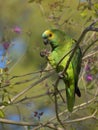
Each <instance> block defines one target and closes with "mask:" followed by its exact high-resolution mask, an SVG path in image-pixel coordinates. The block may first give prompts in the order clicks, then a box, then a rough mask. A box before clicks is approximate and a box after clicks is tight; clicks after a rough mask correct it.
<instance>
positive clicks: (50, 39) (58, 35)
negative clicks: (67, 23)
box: [42, 29, 65, 49]
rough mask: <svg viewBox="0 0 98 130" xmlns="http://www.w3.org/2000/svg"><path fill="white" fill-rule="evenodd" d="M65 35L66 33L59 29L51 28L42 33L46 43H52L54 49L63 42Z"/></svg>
mask: <svg viewBox="0 0 98 130" xmlns="http://www.w3.org/2000/svg"><path fill="white" fill-rule="evenodd" d="M64 35H65V33H64V32H62V31H60V30H58V29H50V30H46V31H45V32H44V33H43V34H42V38H43V41H44V44H45V45H47V44H50V45H51V47H52V49H54V48H56V47H58V46H59V45H60V44H61V43H62V41H63V39H64Z"/></svg>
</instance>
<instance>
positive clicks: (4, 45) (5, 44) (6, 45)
mask: <svg viewBox="0 0 98 130" xmlns="http://www.w3.org/2000/svg"><path fill="white" fill-rule="evenodd" d="M9 46H10V43H9V42H5V43H3V47H4V49H5V50H7V49H8V48H9Z"/></svg>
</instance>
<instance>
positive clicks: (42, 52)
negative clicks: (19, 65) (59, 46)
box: [40, 49, 50, 57]
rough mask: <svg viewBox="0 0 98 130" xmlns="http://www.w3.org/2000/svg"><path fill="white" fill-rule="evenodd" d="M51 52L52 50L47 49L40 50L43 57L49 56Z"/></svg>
mask: <svg viewBox="0 0 98 130" xmlns="http://www.w3.org/2000/svg"><path fill="white" fill-rule="evenodd" d="M49 54H50V52H49V51H48V50H46V49H44V50H42V51H41V52H40V56H41V57H48V55H49Z"/></svg>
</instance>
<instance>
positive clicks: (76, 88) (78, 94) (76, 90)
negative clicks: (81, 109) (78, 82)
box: [75, 87, 81, 97]
mask: <svg viewBox="0 0 98 130" xmlns="http://www.w3.org/2000/svg"><path fill="white" fill-rule="evenodd" d="M75 93H76V94H77V96H78V97H81V92H80V90H79V88H78V87H75Z"/></svg>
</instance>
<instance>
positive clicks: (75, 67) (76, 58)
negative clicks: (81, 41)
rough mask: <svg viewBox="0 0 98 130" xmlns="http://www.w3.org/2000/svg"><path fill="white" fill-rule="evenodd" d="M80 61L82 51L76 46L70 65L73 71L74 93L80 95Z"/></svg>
mask: <svg viewBox="0 0 98 130" xmlns="http://www.w3.org/2000/svg"><path fill="white" fill-rule="evenodd" d="M81 62H82V52H81V49H80V48H79V47H78V48H77V50H76V52H75V54H74V56H73V58H72V61H71V63H72V67H73V72H74V81H75V93H76V94H77V95H78V96H79V97H80V96H81V93H80V90H79V88H78V79H79V73H80V70H81Z"/></svg>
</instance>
